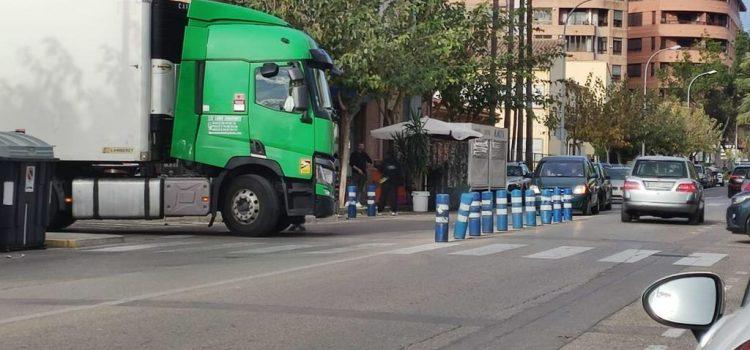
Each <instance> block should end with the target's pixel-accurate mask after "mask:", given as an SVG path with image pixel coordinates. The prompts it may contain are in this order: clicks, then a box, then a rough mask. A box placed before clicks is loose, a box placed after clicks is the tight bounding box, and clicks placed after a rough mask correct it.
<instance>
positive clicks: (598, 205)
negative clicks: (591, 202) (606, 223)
mask: <svg viewBox="0 0 750 350" xmlns="http://www.w3.org/2000/svg"><path fill="white" fill-rule="evenodd" d="M601 209H602V202H601V201H599V200H597V201H596V205H595V206H594V207H593V208H591V213H592V214H594V215H597V214H599V212H600V211H601Z"/></svg>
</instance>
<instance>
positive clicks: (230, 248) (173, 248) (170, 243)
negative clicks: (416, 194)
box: [79, 239, 728, 267]
mask: <svg viewBox="0 0 750 350" xmlns="http://www.w3.org/2000/svg"><path fill="white" fill-rule="evenodd" d="M480 242H481V241H480ZM495 242H497V241H490V240H488V241H486V244H483V245H479V246H477V244H476V243H479V242H478V241H475V240H467V241H453V242H448V243H435V242H430V243H422V244H419V243H409V244H404V243H403V242H402V243H394V242H366V243H358V242H352V243H349V244H345V245H332V244H326V243H325V242H319V241H316V242H305V243H304V244H302V243H295V244H291V243H283V242H275V243H271V242H258V241H250V242H248V241H244V242H206V241H201V240H197V239H190V240H177V241H175V240H172V239H170V240H166V241H162V242H158V241H157V242H153V241H152V242H140V243H136V244H118V245H113V246H106V247H94V248H84V249H80V250H79V251H81V252H84V253H110V254H111V253H132V252H143V253H155V254H164V253H170V254H180V253H183V254H187V253H200V252H206V253H209V254H213V255H217V254H219V255H223V256H231V257H245V256H247V257H250V256H261V255H268V254H303V255H307V256H326V255H336V254H351V253H357V252H368V253H371V252H375V253H376V255H401V256H408V255H417V254H427V255H447V256H455V257H457V258H458V257H477V258H479V257H491V256H507V257H512V258H523V259H529V260H542V261H544V260H548V261H550V260H553V261H554V260H563V259H568V258H573V257H578V256H585V257H587V258H592V259H594V260H595V261H596V262H598V263H608V264H633V263H637V262H640V261H643V260H645V259H648V258H650V257H654V256H658V255H659V253H662V252H661V251H659V250H651V249H632V248H631V249H623V250H616V249H612V248H611V247H607V246H599V247H591V246H570V245H560V246H552V247H550V246H549V244H548V243H545V242H540V243H534V244H532V243H495ZM727 256H728V255H727V254H721V253H714V252H692V253H686V254H671V255H667V254H662V255H661V257H671V258H673V259H674V261H672V262H670V263H671V264H672V265H676V266H696V267H710V266H713V265H714V264H716V263H718V262H720V261H722V260H723V259H725V258H727Z"/></svg>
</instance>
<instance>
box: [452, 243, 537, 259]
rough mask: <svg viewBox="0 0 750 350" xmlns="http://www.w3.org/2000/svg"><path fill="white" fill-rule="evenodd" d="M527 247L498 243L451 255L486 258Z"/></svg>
mask: <svg viewBox="0 0 750 350" xmlns="http://www.w3.org/2000/svg"><path fill="white" fill-rule="evenodd" d="M525 246H526V244H504V243H497V244H489V245H486V246H484V247H479V248H474V249H467V250H461V251H457V252H454V253H451V255H473V256H485V255H490V254H496V253H500V252H504V251H507V250H511V249H516V248H521V247H525Z"/></svg>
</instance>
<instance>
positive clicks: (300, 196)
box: [171, 0, 335, 232]
mask: <svg viewBox="0 0 750 350" xmlns="http://www.w3.org/2000/svg"><path fill="white" fill-rule="evenodd" d="M331 69H333V62H332V60H331V58H330V57H329V56H328V54H327V53H326V52H325V51H323V50H321V49H319V48H318V46H317V44H316V43H315V41H314V40H313V39H312V38H310V37H309V36H308V35H307V34H305V33H304V32H302V31H299V30H297V29H294V28H291V27H290V26H289V25H288V24H287V23H286V22H284V21H282V20H280V19H278V18H276V17H273V16H270V15H268V14H265V13H262V12H258V11H254V10H251V9H247V8H242V7H237V6H231V5H225V4H219V3H215V2H209V1H202V0H199V1H193V2H192V4H191V5H190V9H189V11H188V24H187V27H186V29H185V37H184V46H183V53H182V64H181V65H180V71H179V77H180V78H179V80H178V85H177V98H176V101H177V102H176V108H175V118H174V127H173V135H172V148H171V154H172V156H173V157H174V158H178V159H182V160H184V161H188V162H195V163H200V164H206V165H210V166H213V167H217V168H221V169H223V170H222V174H221V175H220V176H219V178H221V181H220V183H221V185H220V186H217V187H218V188H217V193H218V194H219V195H218V196H213V198H214V200H217V203H216V205H215V207H217V208H221V210H222V215H223V217H224V220H225V222H226V223H227V225H228V226H229V227H230V228H231V229H232V230H234V231H239V232H245V231H254V230H253V228H251V227H252V226H254V225H255V224H257V223H263V222H264V221H266V220H265V219H266V218H265V217H263V214H264V213H263V207H264V205H269V206H279V207H281V209H282V210H281V211H280V212H281V214H282V215H281V216H280V218H279V219H278V220H279V221H280V224H279V225H281V226H284V225H286V224H285V220H289V218H290V217H299V216H303V215H310V214H312V215H315V216H318V217H324V216H329V215H331V214H332V212H333V194H334V192H335V191H334V190H333V187H332V186H333V178H334V175H333V159H332V157H331V156H332V154H333V137H334V135H333V130H334V123H333V109H332V104H331V97H330V95H329V94H330V92H329V88H328V83H327V81H326V70H331ZM270 189H273V190H274V191H280V192H281V193H280V194H281V195H280V196H277V197H278V200H273V198H272V197H273V196H271V195H270V194H268V193H263V192H266V191H270ZM228 191H229V192H232V193H227V192H228ZM263 197H267V198H263ZM266 203H268V204H266ZM256 211H257V213H256ZM270 221H273V217H272V216H271V215H269V218H268V222H270ZM269 225H270V224H269V223H266V224H265V225H259V226H262V227H267V226H269ZM287 226H288V225H287ZM268 229H269V228H266V229H264V230H268Z"/></svg>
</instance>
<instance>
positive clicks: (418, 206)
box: [411, 191, 430, 213]
mask: <svg viewBox="0 0 750 350" xmlns="http://www.w3.org/2000/svg"><path fill="white" fill-rule="evenodd" d="M411 196H412V203H413V204H414V211H415V212H418V213H424V212H426V211H427V205H428V203H429V200H430V192H429V191H414V192H412V193H411Z"/></svg>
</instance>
